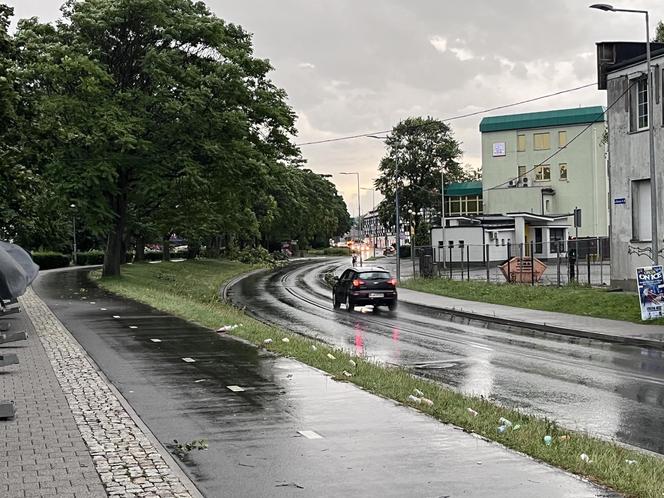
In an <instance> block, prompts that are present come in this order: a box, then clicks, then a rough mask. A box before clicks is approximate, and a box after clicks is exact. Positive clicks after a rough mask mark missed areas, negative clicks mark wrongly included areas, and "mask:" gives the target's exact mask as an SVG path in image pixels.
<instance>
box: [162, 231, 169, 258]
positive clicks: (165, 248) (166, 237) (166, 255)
mask: <svg viewBox="0 0 664 498" xmlns="http://www.w3.org/2000/svg"><path fill="white" fill-rule="evenodd" d="M161 259H162V261H170V260H171V241H170V236H169V235H164V240H163V243H162V252H161Z"/></svg>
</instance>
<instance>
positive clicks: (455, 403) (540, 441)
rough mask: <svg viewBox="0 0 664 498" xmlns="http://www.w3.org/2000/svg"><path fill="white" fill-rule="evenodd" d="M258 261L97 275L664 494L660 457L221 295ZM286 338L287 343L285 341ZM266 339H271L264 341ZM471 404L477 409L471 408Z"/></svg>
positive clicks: (551, 459)
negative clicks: (327, 340) (357, 349)
mask: <svg viewBox="0 0 664 498" xmlns="http://www.w3.org/2000/svg"><path fill="white" fill-rule="evenodd" d="M252 268H253V267H251V266H249V265H243V264H241V263H236V262H227V261H216V260H202V261H186V262H182V263H162V264H160V265H148V264H135V265H131V266H125V267H123V270H122V271H123V276H122V277H113V278H104V279H98V283H99V285H100V286H101V287H103V288H105V289H107V290H109V291H111V292H114V293H117V294H120V295H122V296H126V297H128V298H131V299H135V300H137V301H141V302H144V303H146V304H149V305H151V306H153V307H155V308H158V309H160V310H163V311H166V312H169V313H172V314H175V315H178V316H180V317H182V318H185V319H187V320H190V321H193V322H196V323H198V324H201V325H203V326H206V327H210V328H213V329H216V328H217V327H219V326H221V325H228V324H235V323H242V324H243V327H239V328H237V329H235V330H233V332H232V334H233V335H236V336H238V337H241V338H243V339H245V340H248V341H250V342H252V343H253V344H255V345H257V346H259V347H265V348H266V349H268V350H270V351H273V352H275V353H277V354H280V355H283V356H288V357H291V358H294V359H296V360H299V361H301V362H303V363H306V364H308V365H311V366H313V367H316V368H318V369H320V370H323V371H325V372H327V373H329V374H330V375H332V376H333V377H334V378H335V379H337V380H339V381H347V382H352V383H354V384H356V385H358V386H360V387H361V388H363V389H365V390H367V391H369V392H371V393H374V394H378V395H380V396H384V397H386V398H391V399H394V400H396V401H400V402H403V403H405V404H410V405H412V406H414V407H415V408H416V409H418V410H420V411H422V412H424V413H426V414H428V415H430V416H432V417H434V418H436V419H438V420H440V421H441V422H445V423H450V424H454V425H456V426H459V427H462V428H463V429H465V430H467V431H469V432H474V433H477V434H479V435H481V436H483V437H485V438H487V439H490V440H494V441H497V442H499V443H500V444H503V445H505V446H507V447H509V448H512V449H514V450H517V451H520V452H523V453H525V454H527V455H530V456H532V457H534V458H537V459H539V460H541V461H543V462H547V463H549V464H551V465H554V466H556V467H559V468H562V469H565V470H567V471H570V472H572V473H575V474H577V475H580V476H584V477H587V478H588V479H590V480H592V481H594V482H597V483H600V484H603V485H605V486H608V487H610V488H613V489H615V490H617V491H619V492H621V493H624V494H626V495H627V496H635V497H637V496H638V497H655V496H657V497H661V496H662V494H663V493H664V459H662V458H658V457H654V456H651V455H646V454H642V453H640V452H636V451H633V450H629V449H626V448H623V447H621V446H618V445H616V444H613V443H610V442H607V441H603V440H599V439H596V438H593V437H589V436H587V435H585V434H581V433H576V432H572V431H568V430H565V429H564V428H562V427H560V426H558V425H557V424H556V423H554V422H551V421H549V420H546V419H544V420H543V419H538V418H535V417H532V416H529V415H527V414H524V413H521V412H520V411H518V410H514V409H509V408H505V407H501V406H497V405H495V404H492V403H491V402H489V401H488V400H486V399H484V398H478V397H473V396H465V395H462V394H459V393H457V392H455V391H452V390H450V389H447V388H445V387H443V386H441V385H439V384H436V383H434V382H431V381H428V380H426V379H422V378H419V377H414V376H413V375H412V374H411V373H410V372H408V371H407V370H406V369H403V368H397V367H387V366H385V365H382V364H378V363H375V362H371V361H366V360H364V359H363V358H359V357H357V356H354V355H352V354H350V353H348V352H346V351H343V350H340V349H335V348H332V347H330V346H327V345H325V344H322V343H320V342H318V341H315V340H313V339H309V338H305V337H302V336H299V335H296V334H291V333H287V332H284V331H283V330H279V329H277V328H275V327H271V326H268V325H265V324H263V323H261V322H258V321H257V320H254V319H252V318H250V317H249V316H247V315H246V314H244V313H243V312H242V311H240V310H238V309H236V308H234V307H233V306H231V305H229V304H226V303H222V302H220V301H219V298H218V291H219V288H220V287H221V286H222V285H223V284H224V282H226V281H228V280H229V279H231V278H233V277H234V276H236V275H238V274H241V273H243V272H246V271H248V270H251V269H252ZM97 278H98V275H97ZM284 337H287V338H288V339H289V342H283V341H282V338H284ZM266 339H272V342H271V343H269V344H265V343H264V341H265V340H266ZM347 374H350V376H348V375H347ZM416 389H417V390H420V391H421V392H422V393H423V394H424V397H426V398H427V399H429V400H431V402H432V403H431V405H430V406H429V405H427V404H425V403H416V402H413V401H409V400H408V397H409V395H412V394H414V393H415V390H416ZM468 408H472V409H473V410H475V411H476V412H477V413H478V414H477V415H476V416H475V415H473V414H472V413H470V412H469V411H468ZM501 417H503V418H506V419H508V420H510V421H511V422H512V424H513V426H512V427H516V426H517V425H519V426H520V428H519V429H517V430H514V429H510V428H509V427H508V428H507V430H505V432H502V433H501V432H498V431H497V428H498V427H499V425H500V423H499V419H500V418H501ZM545 436H551V445H550V446H547V445H546V444H545V443H544V437H545ZM582 454H586V455H588V457H589V459H590V460H591V462H586V461H584V460H582V459H581V457H580V456H581V455H582ZM630 462H631V463H630Z"/></svg>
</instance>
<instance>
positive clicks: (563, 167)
mask: <svg viewBox="0 0 664 498" xmlns="http://www.w3.org/2000/svg"><path fill="white" fill-rule="evenodd" d="M560 179H561V180H567V163H560Z"/></svg>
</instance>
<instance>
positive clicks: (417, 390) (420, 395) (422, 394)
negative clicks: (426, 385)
mask: <svg viewBox="0 0 664 498" xmlns="http://www.w3.org/2000/svg"><path fill="white" fill-rule="evenodd" d="M413 392H414V393H415V396H419V397H420V398H421V397H422V396H424V393H423V392H422V391H420V390H419V389H415V390H414V391H413Z"/></svg>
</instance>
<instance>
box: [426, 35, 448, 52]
mask: <svg viewBox="0 0 664 498" xmlns="http://www.w3.org/2000/svg"><path fill="white" fill-rule="evenodd" d="M429 43H431V45H433V48H435V49H436V50H438V51H439V52H441V53H445V52H447V39H445V38H443V37H442V36H432V37H431V38H429Z"/></svg>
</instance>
